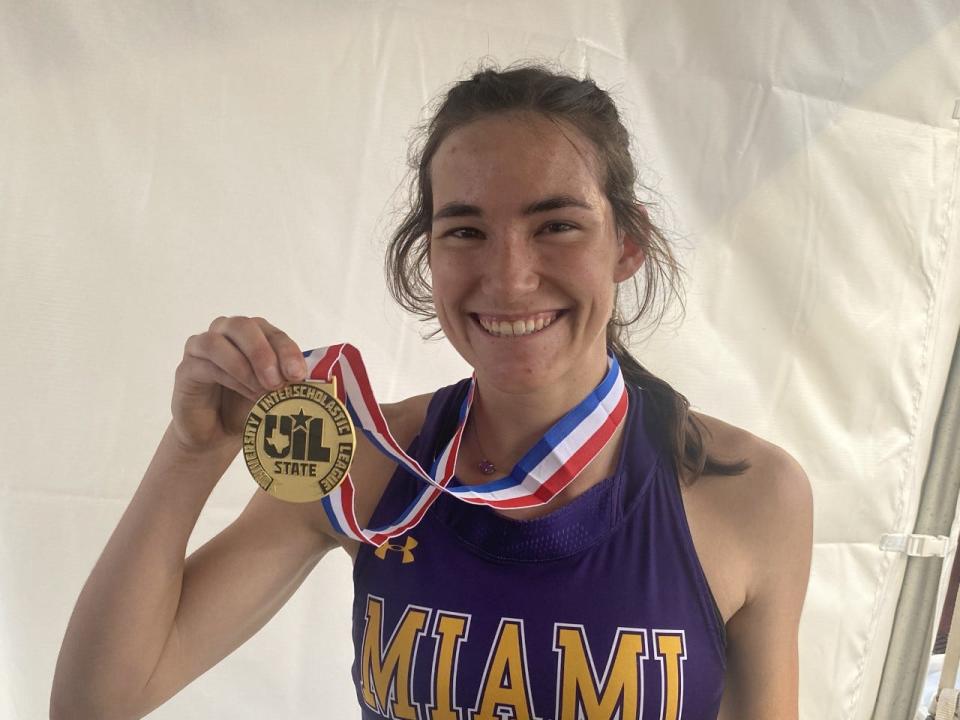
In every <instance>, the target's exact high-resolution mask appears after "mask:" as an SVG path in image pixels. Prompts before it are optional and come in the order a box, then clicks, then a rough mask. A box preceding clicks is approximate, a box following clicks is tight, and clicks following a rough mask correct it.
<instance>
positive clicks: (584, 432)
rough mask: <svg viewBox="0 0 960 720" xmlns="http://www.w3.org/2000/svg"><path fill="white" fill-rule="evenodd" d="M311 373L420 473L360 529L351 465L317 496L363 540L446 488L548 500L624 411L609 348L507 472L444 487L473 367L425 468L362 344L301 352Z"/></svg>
mask: <svg viewBox="0 0 960 720" xmlns="http://www.w3.org/2000/svg"><path fill="white" fill-rule="evenodd" d="M304 358H305V359H306V362H307V377H308V379H310V380H316V381H326V380H329V379H330V378H331V377H335V378H336V379H337V395H338V397H339V399H340V400H342V401H344V404H345V405H346V406H347V410H348V412H349V413H350V416H351V417H352V418H353V420H354V423H355V424H356V425H357V427H359V428H360V429H361V430H362V431H363V433H364V435H366V436H367V439H369V440H370V442H371V443H373V444H374V445H375V446H376V447H378V448H379V449H380V450H381V451H382V452H383V453H384V454H385V455H387V456H388V457H390V458H392V459H393V460H394V461H396V462H397V463H398V464H400V465H403V466H404V467H405V468H407V469H408V470H409V471H410V472H411V473H413V474H414V475H416V476H417V477H419V478H420V479H421V480H423V481H424V483H425V485H424V487H423V489H421V491H420V492H419V493H418V494H417V496H416V497H415V498H414V499H413V501H412V502H411V503H410V504H409V505H408V506H407V507H406V509H405V510H404V511H403V512H402V513H401V514H400V516H399V517H397V518H396V519H395V520H394V521H393V522H391V523H388V524H387V525H383V526H381V527H377V528H369V529H365V528H362V527H360V524H359V523H358V522H357V518H356V512H355V508H354V493H355V488H354V485H353V480H352V479H351V477H350V475H349V473H348V474H347V476H346V477H345V478H344V480H343V482H342V483H340V485H338V486H337V487H336V488H335V489H334V490H333V492H331V493H330V494H329V495H327V496H325V497H323V498H322V499H321V502H322V504H323V508H324V510H325V511H326V513H327V517H328V518H329V519H330V523H331V525H332V526H333V528H334V529H335V530H337V531H338V532H340V533H342V534H344V535H346V536H347V537H350V538H352V539H354V540H358V541H360V542H366V543H370V544H371V545H375V546H378V547H379V546H380V545H382V544H383V543H385V542H387V541H388V540H390V539H391V538H394V537H396V536H398V535H402V534H403V533H405V532H407V531H408V530H410V529H411V528H413V527H414V526H416V525H417V524H418V523H419V522H420V521H421V520H422V519H423V516H424V515H425V514H426V512H427V509H428V508H429V507H430V506H431V505H432V504H433V503H434V502H435V501H436V499H437V498H438V497H439V496H440V493H441V492H446V493H449V494H451V495H453V496H454V497H456V498H458V499H459V500H462V501H463V502H468V503H473V504H475V505H489V506H491V507H495V508H502V509H516V508H524V507H535V506H537V505H543V504H545V503H547V502H549V501H550V500H551V499H552V498H553V497H555V496H556V495H557V493H559V492H560V491H562V490H563V489H564V488H565V487H566V486H567V485H569V484H570V483H571V482H572V481H573V479H574V478H575V477H577V475H579V474H580V472H581V471H582V470H583V468H585V467H586V466H587V465H588V464H589V463H590V461H591V460H593V458H594V457H596V456H597V454H598V453H599V452H600V450H602V449H603V447H604V446H605V445H606V444H607V441H608V440H609V439H610V438H611V437H612V436H613V433H614V432H615V431H616V429H617V427H619V425H620V423H621V422H622V421H623V418H624V417H625V416H626V413H627V404H628V400H627V391H626V386H625V385H624V382H623V375H622V374H621V372H620V366H619V364H618V363H617V360H616V358H615V357H614V356H613V355H612V354H609V355H608V356H607V361H608V367H607V374H606V375H605V376H604V378H603V380H601V381H600V384H599V385H597V386H596V387H595V388H594V389H593V391H592V392H591V393H590V394H589V395H587V397H586V398H584V399H583V401H581V402H580V404H578V405H577V406H576V407H574V408H573V409H572V410H570V411H569V412H568V413H567V414H566V415H564V416H563V417H562V418H560V419H559V420H558V421H557V422H556V423H554V425H553V426H552V427H551V428H550V429H549V430H548V431H547V433H546V434H545V435H544V436H543V437H542V438H541V439H540V440H539V441H538V442H537V443H536V444H535V445H534V446H533V447H532V448H531V449H530V450H528V451H527V453H526V454H525V455H524V456H523V457H522V458H520V461H519V462H518V463H517V464H516V465H515V466H514V468H513V470H511V472H510V474H509V475H507V476H505V477H503V478H500V479H499V480H493V481H491V482H487V483H483V484H481V485H458V486H455V487H448V484H449V482H450V479H451V478H452V477H453V474H454V471H455V469H456V465H457V455H458V453H459V450H460V441H461V439H462V437H463V431H464V428H465V427H466V423H467V418H468V417H469V414H470V408H471V407H472V405H473V396H474V393H475V391H476V385H477V380H476V375H475V374H474V376H473V377H472V378H471V379H470V387H469V388H468V390H467V395H466V397H465V398H464V400H463V402H462V403H461V405H460V411H459V422H458V424H457V429H456V431H455V432H454V433H453V437H452V438H450V441H449V442H448V443H447V444H446V446H445V447H444V449H443V451H442V452H441V453H440V454H439V455H438V456H437V458H436V459H435V460H434V462H433V465H432V466H431V468H430V472H427V471H426V470H425V469H424V468H423V466H421V465H420V463H418V462H417V461H416V460H415V459H414V458H412V457H410V456H409V455H408V454H407V453H406V451H405V450H404V448H402V447H401V446H400V445H399V443H397V441H396V439H394V437H393V435H392V434H391V433H390V429H389V428H388V427H387V422H386V420H385V419H384V417H383V413H382V412H381V411H380V406H379V405H378V404H377V401H376V399H375V398H374V396H373V390H372V389H371V387H370V380H369V378H368V376H367V370H366V367H364V364H363V360H362V359H361V358H360V351H359V350H357V348H355V347H354V346H353V345H350V344H349V343H341V344H338V345H331V346H329V347H325V348H318V349H316V350H310V351H308V352H306V353H304Z"/></svg>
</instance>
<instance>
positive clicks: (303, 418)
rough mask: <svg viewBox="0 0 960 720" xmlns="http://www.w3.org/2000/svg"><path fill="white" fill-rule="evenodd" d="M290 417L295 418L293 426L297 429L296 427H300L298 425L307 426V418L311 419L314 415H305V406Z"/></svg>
mask: <svg viewBox="0 0 960 720" xmlns="http://www.w3.org/2000/svg"><path fill="white" fill-rule="evenodd" d="M290 417H292V418H293V421H294V425H293V427H294V429H296V428H298V427H302V428H306V427H307V420H309V419H310V418H311V417H313V416H312V415H305V414H304V412H303V408H300V412H298V413H297V414H296V415H291V416H290Z"/></svg>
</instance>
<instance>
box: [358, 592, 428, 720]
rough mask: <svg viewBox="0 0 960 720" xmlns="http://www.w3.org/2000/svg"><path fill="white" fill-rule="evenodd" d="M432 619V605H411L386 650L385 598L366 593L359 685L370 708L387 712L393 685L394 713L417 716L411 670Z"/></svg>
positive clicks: (410, 718) (412, 719)
mask: <svg viewBox="0 0 960 720" xmlns="http://www.w3.org/2000/svg"><path fill="white" fill-rule="evenodd" d="M429 619H430V610H429V609H427V608H420V607H416V606H415V605H408V606H407V609H406V610H405V611H404V613H403V617H402V618H401V619H400V623H399V624H398V625H397V627H396V628H395V629H394V631H393V635H392V636H391V638H390V642H389V643H387V648H386V652H384V651H383V650H382V646H383V600H382V599H381V598H378V597H374V596H372V595H368V596H367V623H366V626H365V627H364V629H363V645H362V647H361V651H360V686H361V689H362V695H363V701H364V702H365V703H366V704H367V706H368V707H369V708H370V709H372V710H376V711H377V712H379V713H381V714H387V713H386V711H385V708H386V707H387V703H388V701H389V699H390V694H391V693H390V691H391V689H393V693H394V695H395V699H394V701H393V704H392V706H391V710H392V717H395V718H403V719H404V720H417V712H416V709H415V708H414V707H413V706H412V705H411V704H410V693H411V684H412V682H411V681H412V677H411V674H410V670H411V667H412V665H413V652H414V648H415V647H416V643H417V640H419V637H420V635H422V634H423V632H424V628H426V626H427V621H428V620H429Z"/></svg>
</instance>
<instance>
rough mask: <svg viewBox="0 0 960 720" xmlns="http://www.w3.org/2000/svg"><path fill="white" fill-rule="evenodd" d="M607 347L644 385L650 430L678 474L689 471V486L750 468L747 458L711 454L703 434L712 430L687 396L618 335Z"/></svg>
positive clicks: (631, 379)
mask: <svg viewBox="0 0 960 720" xmlns="http://www.w3.org/2000/svg"><path fill="white" fill-rule="evenodd" d="M608 347H609V349H610V351H611V352H612V353H613V354H614V355H615V356H616V358H617V362H618V363H620V370H621V372H623V378H624V380H626V382H628V383H630V384H633V385H636V386H639V387H641V388H643V391H644V419H645V421H646V423H647V427H648V430H649V431H650V432H652V433H653V434H654V436H655V439H656V441H657V442H658V443H659V444H660V447H661V448H662V449H663V450H664V451H665V452H666V453H667V455H668V456H669V457H671V458H672V460H673V466H674V469H675V470H676V472H677V475H678V477H683V474H682V473H681V472H680V471H681V468H683V469H686V470H687V471H688V473H689V478H690V480H689V482H688V483H687V485H688V486H689V485H692V484H693V483H694V481H695V480H697V478H699V477H700V476H701V475H741V474H743V473H744V472H746V471H747V470H748V469H749V468H750V463H749V462H748V461H747V460H737V461H734V462H723V461H722V460H718V459H717V458H716V457H715V456H713V455H711V454H710V453H708V452H707V450H706V447H705V446H704V442H703V435H704V433H706V434H707V436H708V437H710V436H711V433H710V430H709V428H707V426H706V425H704V424H703V422H702V421H701V420H698V419H697V418H696V416H695V415H694V414H693V413H691V412H690V402H689V401H688V400H687V398H686V397H685V396H684V395H682V394H681V393H679V392H677V391H676V390H674V389H673V387H672V386H671V385H670V384H669V383H668V382H666V381H665V380H661V379H660V378H658V377H657V376H656V375H654V374H653V373H652V372H650V371H649V370H647V369H646V368H645V367H643V365H641V364H640V363H639V362H638V361H637V359H636V358H635V357H633V355H631V354H630V351H629V350H628V349H627V346H626V345H625V344H624V343H623V342H622V341H621V340H620V339H619V338H616V337H613V338H610V339H609V340H608Z"/></svg>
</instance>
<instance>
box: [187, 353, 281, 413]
mask: <svg viewBox="0 0 960 720" xmlns="http://www.w3.org/2000/svg"><path fill="white" fill-rule="evenodd" d="M178 372H182V373H183V374H184V375H185V376H186V377H187V379H188V381H189V382H193V383H196V384H197V385H200V386H207V387H209V386H210V385H214V384H216V385H222V386H223V387H226V388H229V389H230V390H233V391H234V392H235V393H237V394H238V395H240V396H241V397H245V398H247V399H248V400H249V401H250V402H256V401H257V400H258V399H259V398H260V396H261V395H262V394H263V393H258V392H254V391H253V390H251V389H250V388H248V387H247V386H246V385H244V384H243V383H242V382H240V381H239V380H237V378H235V377H233V376H232V375H231V374H230V373H228V372H226V371H224V369H223V368H221V367H220V366H219V365H217V364H216V363H214V362H212V361H210V360H207V359H206V358H199V357H193V356H190V357H187V358H185V359H184V360H183V362H182V363H181V364H180V368H178ZM187 391H188V392H189V389H188V390H187Z"/></svg>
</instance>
